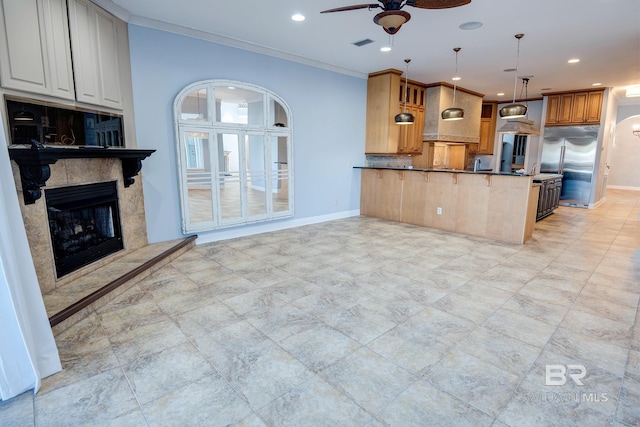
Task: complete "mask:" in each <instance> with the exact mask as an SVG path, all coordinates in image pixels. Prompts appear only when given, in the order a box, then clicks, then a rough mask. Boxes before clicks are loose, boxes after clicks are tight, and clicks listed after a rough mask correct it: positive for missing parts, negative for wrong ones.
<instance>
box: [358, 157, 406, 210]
mask: <svg viewBox="0 0 640 427" xmlns="http://www.w3.org/2000/svg"><path fill="white" fill-rule="evenodd" d="M403 179H404V171H398V170H381V169H362V180H361V192H360V213H361V214H362V215H368V216H373V217H376V218H383V219H389V220H392V221H399V220H400V218H401V211H402V204H401V201H402V183H403V182H402V181H403Z"/></svg>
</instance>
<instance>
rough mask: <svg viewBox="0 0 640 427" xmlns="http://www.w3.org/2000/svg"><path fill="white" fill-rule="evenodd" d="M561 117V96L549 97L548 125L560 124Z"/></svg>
mask: <svg viewBox="0 0 640 427" xmlns="http://www.w3.org/2000/svg"><path fill="white" fill-rule="evenodd" d="M559 115H560V95H551V96H549V97H547V118H546V123H548V124H555V123H558V116H559Z"/></svg>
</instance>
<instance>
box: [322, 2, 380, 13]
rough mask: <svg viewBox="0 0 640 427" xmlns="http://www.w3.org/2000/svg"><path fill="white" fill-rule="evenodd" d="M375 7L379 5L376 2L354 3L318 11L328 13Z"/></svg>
mask: <svg viewBox="0 0 640 427" xmlns="http://www.w3.org/2000/svg"><path fill="white" fill-rule="evenodd" d="M376 7H380V5H379V4H378V3H373V4H356V5H353V6H345V7H337V8H335V9H328V10H323V11H322V12H320V13H329V12H344V11H346V10H356V9H375V8H376Z"/></svg>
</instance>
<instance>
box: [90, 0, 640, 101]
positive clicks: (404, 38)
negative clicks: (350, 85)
mask: <svg viewBox="0 0 640 427" xmlns="http://www.w3.org/2000/svg"><path fill="white" fill-rule="evenodd" d="M95 1H96V3H98V4H100V5H102V6H103V7H105V8H107V9H109V10H110V11H111V12H114V13H116V14H117V15H119V16H120V17H122V18H124V19H126V20H127V21H129V22H131V23H134V24H138V25H144V26H151V27H156V28H164V29H169V30H173V31H177V32H185V31H186V32H187V33H189V34H192V35H193V34H195V35H199V36H200V37H203V38H207V39H210V40H214V41H216V42H220V43H224V44H230V45H233V46H237V47H241V48H245V49H249V50H253V51H257V52H264V53H267V54H271V55H274V56H278V57H282V58H286V59H291V60H294V61H298V62H302V63H308V64H311V65H315V66H320V67H323V68H327V69H330V70H335V71H339V72H342V73H345V74H349V75H354V76H360V77H366V75H367V74H368V73H370V72H373V71H378V70H383V69H387V68H398V69H401V70H404V69H405V64H404V59H405V58H410V59H411V63H410V66H409V78H410V79H413V80H418V81H422V82H424V83H433V82H439V81H447V82H451V78H452V77H453V75H454V70H455V54H454V52H453V48H454V47H461V48H462V50H461V51H460V53H459V56H458V74H459V76H460V77H461V78H462V79H461V80H460V81H459V82H458V84H459V85H460V86H462V87H465V88H468V89H471V90H473V91H476V92H480V93H483V94H485V95H486V96H485V99H491V100H504V101H505V102H507V101H510V100H511V98H512V97H513V93H514V81H515V79H514V77H515V73H514V72H505V71H504V70H505V69H509V68H514V67H515V66H516V49H517V41H516V39H515V37H514V35H515V34H517V33H524V34H525V36H524V38H523V39H522V41H521V44H520V65H519V70H518V76H520V77H522V76H533V77H531V79H530V81H529V85H528V95H529V97H530V98H531V97H535V96H539V95H540V94H541V93H542V92H547V91H562V90H575V89H584V88H590V87H592V84H593V83H601V84H602V86H603V87H616V88H618V90H617V92H616V93H618V92H619V91H621V89H624V88H626V87H627V86H630V85H635V84H640V1H639V0H472V1H471V3H470V4H468V5H466V6H462V7H458V8H453V9H440V10H430V9H418V8H415V7H410V6H406V7H404V8H403V10H404V11H407V12H409V13H410V14H411V19H410V20H409V21H408V22H407V23H406V24H404V25H403V26H402V28H401V29H400V30H399V31H398V33H397V34H396V35H395V36H393V37H392V38H390V36H389V35H388V34H387V33H385V32H384V30H383V29H382V27H380V26H378V25H376V24H374V23H373V17H374V16H375V14H376V13H378V12H380V9H373V10H368V9H359V10H353V11H347V12H338V13H327V14H320V11H322V10H326V9H331V8H336V7H342V6H349V5H354V4H360V3H367V1H366V0H365V1H362V0H278V1H266V0H245V1H242V2H238V1H222V0H181V1H179V2H178V1H175V0H95ZM369 2H370V3H375V0H374V1H369ZM294 13H302V14H303V15H305V17H306V20H305V21H303V22H294V21H292V20H291V16H292V15H293V14H294ZM470 21H478V22H481V23H482V24H483V25H482V27H480V28H478V29H475V30H462V29H460V28H459V25H460V24H463V23H465V22H470ZM167 24H172V25H167ZM176 26H177V27H176ZM180 27H185V28H180ZM187 29H189V30H187ZM193 30H197V31H195V32H194V31H193ZM364 39H371V40H373V43H370V44H367V45H365V46H362V47H357V46H355V45H354V44H353V43H354V42H357V41H360V40H364ZM389 43H392V44H393V47H392V50H391V51H390V52H386V53H385V52H381V51H380V47H382V46H383V45H387V44H389ZM571 58H579V59H580V62H579V63H577V64H569V63H567V61H568V60H569V59H571ZM521 89H522V86H521V81H520V80H518V85H517V90H516V93H517V97H520V93H521ZM499 92H502V93H504V94H505V95H503V96H498V95H497V94H498V93H499ZM621 102H622V103H631V104H639V103H640V97H637V98H627V99H626V100H625V99H621Z"/></svg>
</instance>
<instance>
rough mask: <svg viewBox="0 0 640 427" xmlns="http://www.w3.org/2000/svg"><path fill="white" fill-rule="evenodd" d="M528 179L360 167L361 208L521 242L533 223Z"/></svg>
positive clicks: (534, 198)
mask: <svg viewBox="0 0 640 427" xmlns="http://www.w3.org/2000/svg"><path fill="white" fill-rule="evenodd" d="M532 184H533V177H531V176H506V175H497V174H480V173H464V172H461V173H457V172H444V171H420V170H415V169H397V170H394V169H373V168H364V169H362V180H361V192H360V213H361V214H362V215H366V216H372V217H376V218H383V219H388V220H391V221H400V222H405V223H410V224H415V225H420V226H424V227H429V228H436V229H439V230H445V231H452V232H455V233H462V234H466V235H470V236H478V237H485V238H489V239H495V240H499V241H504V242H511V243H516V244H522V243H524V242H525V241H526V240H527V239H529V238H530V237H531V236H532V234H533V229H534V226H535V219H536V207H537V206H538V191H539V187H538V186H535V187H534V186H532Z"/></svg>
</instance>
